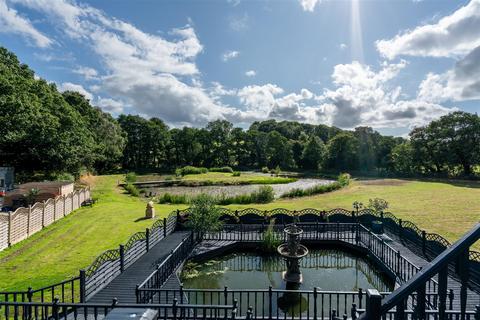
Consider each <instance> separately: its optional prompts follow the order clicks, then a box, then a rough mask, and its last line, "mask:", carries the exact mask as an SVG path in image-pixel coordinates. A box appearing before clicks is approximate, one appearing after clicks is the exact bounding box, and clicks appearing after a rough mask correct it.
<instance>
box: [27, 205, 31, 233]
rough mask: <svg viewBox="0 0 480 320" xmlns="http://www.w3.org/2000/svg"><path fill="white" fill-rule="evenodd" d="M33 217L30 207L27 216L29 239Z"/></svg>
mask: <svg viewBox="0 0 480 320" xmlns="http://www.w3.org/2000/svg"><path fill="white" fill-rule="evenodd" d="M31 215H32V206H30V205H29V206H28V215H27V237H29V236H30V217H31Z"/></svg>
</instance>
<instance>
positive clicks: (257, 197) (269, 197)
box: [251, 186, 275, 203]
mask: <svg viewBox="0 0 480 320" xmlns="http://www.w3.org/2000/svg"><path fill="white" fill-rule="evenodd" d="M251 196H252V198H253V199H252V200H253V201H252V202H253V203H269V202H272V201H273V199H274V198H275V193H274V192H273V188H272V187H271V186H261V187H260V188H259V189H258V191H257V192H253V193H252V194H251Z"/></svg>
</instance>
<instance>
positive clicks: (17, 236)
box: [10, 208, 30, 244]
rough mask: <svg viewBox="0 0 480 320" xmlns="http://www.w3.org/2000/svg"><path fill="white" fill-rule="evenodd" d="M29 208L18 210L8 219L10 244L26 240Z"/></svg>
mask: <svg viewBox="0 0 480 320" xmlns="http://www.w3.org/2000/svg"><path fill="white" fill-rule="evenodd" d="M29 211H30V209H29V208H18V209H17V210H15V212H14V213H12V215H11V218H10V223H11V225H10V244H15V243H17V242H20V241H22V240H23V239H26V238H27V236H28V213H29Z"/></svg>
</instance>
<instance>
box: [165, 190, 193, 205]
mask: <svg viewBox="0 0 480 320" xmlns="http://www.w3.org/2000/svg"><path fill="white" fill-rule="evenodd" d="M157 200H158V203H160V204H164V203H170V204H187V203H190V201H191V197H189V196H188V195H186V194H171V193H168V192H166V193H164V194H162V195H161V196H159V197H157Z"/></svg>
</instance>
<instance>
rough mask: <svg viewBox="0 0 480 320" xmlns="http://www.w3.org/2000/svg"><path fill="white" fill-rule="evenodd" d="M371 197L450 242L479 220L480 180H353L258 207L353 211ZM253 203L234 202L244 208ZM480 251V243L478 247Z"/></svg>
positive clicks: (237, 207)
mask: <svg viewBox="0 0 480 320" xmlns="http://www.w3.org/2000/svg"><path fill="white" fill-rule="evenodd" d="M370 198H383V199H385V200H387V201H388V202H389V204H390V208H389V209H388V211H390V212H392V213H394V214H395V215H396V216H397V217H398V218H401V219H404V220H410V221H412V222H414V223H416V224H417V225H418V226H419V227H420V228H422V229H425V230H427V231H428V232H432V233H433V232H434V233H438V234H440V235H442V236H444V237H445V238H447V239H448V240H450V241H455V240H457V239H458V238H459V237H460V236H462V235H463V234H464V233H466V232H467V231H468V230H470V228H472V227H473V226H474V225H475V223H477V222H480V183H478V182H455V183H447V182H424V181H407V180H396V179H379V180H367V181H354V182H353V183H351V185H350V186H348V187H346V188H344V189H341V190H339V191H335V192H331V193H326V194H321V195H316V196H311V197H303V198H294V199H279V200H276V201H275V202H272V203H268V204H263V205H262V204H257V205H255V207H256V208H259V209H262V210H270V209H274V208H286V209H291V210H299V209H302V208H317V209H325V210H329V209H334V208H346V209H349V210H351V209H352V203H353V202H354V201H360V202H362V203H364V204H368V199H370ZM247 207H251V205H231V206H229V208H232V209H243V208H247ZM475 249H476V250H479V251H480V242H477V244H476V246H475Z"/></svg>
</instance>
